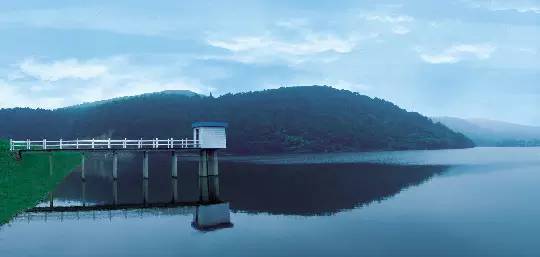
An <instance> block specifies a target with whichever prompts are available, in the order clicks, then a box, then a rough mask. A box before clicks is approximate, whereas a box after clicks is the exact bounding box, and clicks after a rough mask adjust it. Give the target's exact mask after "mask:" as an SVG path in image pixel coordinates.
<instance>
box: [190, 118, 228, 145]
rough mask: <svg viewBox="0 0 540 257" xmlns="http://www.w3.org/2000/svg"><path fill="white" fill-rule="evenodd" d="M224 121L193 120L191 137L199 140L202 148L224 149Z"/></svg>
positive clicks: (225, 125) (225, 142) (225, 137)
mask: <svg viewBox="0 0 540 257" xmlns="http://www.w3.org/2000/svg"><path fill="white" fill-rule="evenodd" d="M227 126H228V124H227V123H225V122H194V123H193V124H192V125H191V127H192V128H193V138H194V139H195V140H198V141H199V147H200V148H202V149H225V148H227V136H226V133H225V129H226V128H227Z"/></svg>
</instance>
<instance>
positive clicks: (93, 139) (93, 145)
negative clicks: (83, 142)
mask: <svg viewBox="0 0 540 257" xmlns="http://www.w3.org/2000/svg"><path fill="white" fill-rule="evenodd" d="M92 149H94V139H93V138H92Z"/></svg>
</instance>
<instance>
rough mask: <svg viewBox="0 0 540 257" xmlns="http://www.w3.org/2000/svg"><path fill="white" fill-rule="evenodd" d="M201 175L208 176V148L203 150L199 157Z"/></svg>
mask: <svg viewBox="0 0 540 257" xmlns="http://www.w3.org/2000/svg"><path fill="white" fill-rule="evenodd" d="M199 176H200V177H206V176H208V150H205V149H203V150H201V152H200V158H199Z"/></svg>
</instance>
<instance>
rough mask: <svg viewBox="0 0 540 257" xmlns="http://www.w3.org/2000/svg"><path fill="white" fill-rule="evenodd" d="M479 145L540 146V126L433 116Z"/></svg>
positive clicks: (437, 120) (433, 118)
mask: <svg viewBox="0 0 540 257" xmlns="http://www.w3.org/2000/svg"><path fill="white" fill-rule="evenodd" d="M432 120H434V121H436V122H441V123H442V124H444V125H446V126H447V127H449V128H450V129H452V130H454V131H457V132H460V133H463V134H464V135H466V136H467V137H469V138H470V139H472V140H473V141H474V142H475V144H477V145H479V146H540V127H534V126H526V125H520V124H514V123H509V122H503V121H495V120H488V119H461V118H454V117H432Z"/></svg>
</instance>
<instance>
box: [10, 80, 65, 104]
mask: <svg viewBox="0 0 540 257" xmlns="http://www.w3.org/2000/svg"><path fill="white" fill-rule="evenodd" d="M0 96H2V100H0V108H11V107H33V108H38V107H39V108H47V107H50V106H60V105H61V104H62V103H63V102H64V99H62V98H61V97H57V96H56V97H55V96H39V97H33V96H31V95H30V94H29V93H27V92H25V88H21V87H17V86H14V85H12V84H8V83H7V82H6V81H3V80H0Z"/></svg>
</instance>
